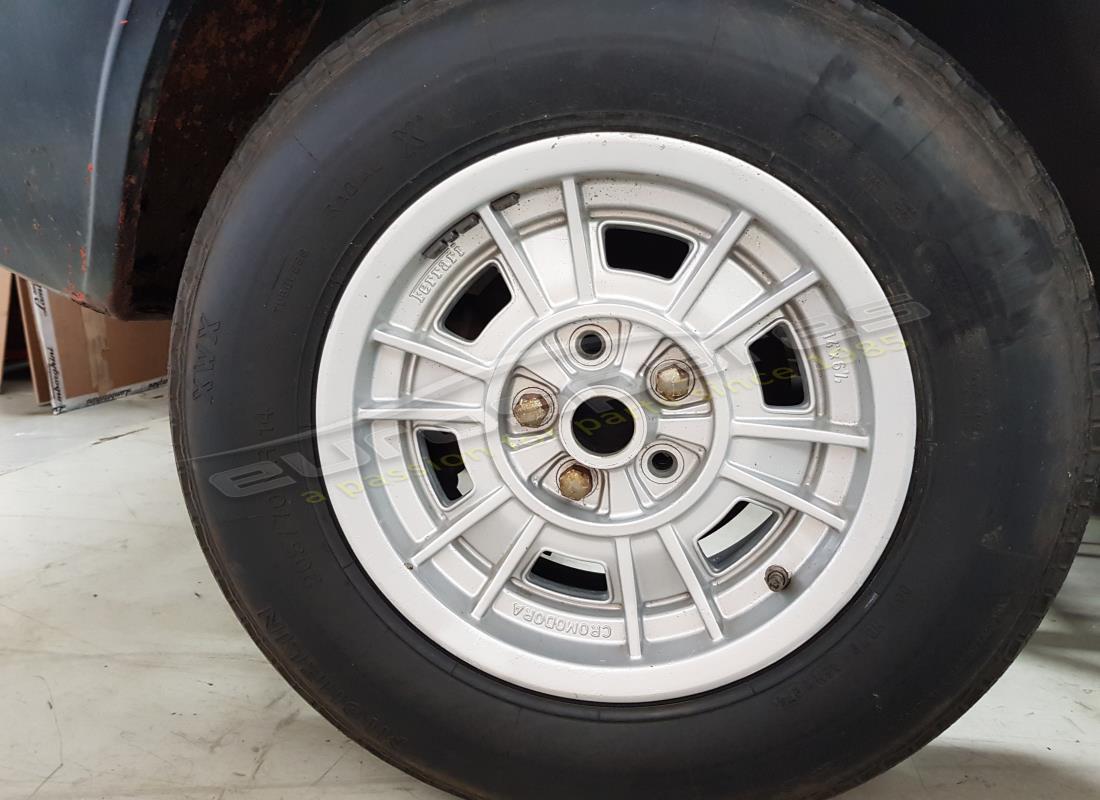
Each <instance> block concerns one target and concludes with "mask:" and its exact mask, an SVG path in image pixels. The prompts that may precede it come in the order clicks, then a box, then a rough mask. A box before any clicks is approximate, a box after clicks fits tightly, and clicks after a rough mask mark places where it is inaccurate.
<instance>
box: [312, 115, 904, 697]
mask: <svg viewBox="0 0 1100 800" xmlns="http://www.w3.org/2000/svg"><path fill="white" fill-rule="evenodd" d="M609 228H629V229H638V230H645V231H650V232H653V233H657V234H661V235H666V236H669V237H673V238H675V239H677V240H679V241H681V242H683V243H685V246H684V252H685V259H684V263H683V265H682V267H680V268H679V269H678V270H677V271H676V272H675V274H674V275H672V276H657V275H653V274H643V273H640V272H637V271H633V270H630V269H622V268H611V267H609V266H608V259H607V251H606V247H605V242H606V241H607V239H606V238H605V233H606V231H607V230H608V229H609ZM490 269H492V270H496V271H497V272H498V273H499V275H500V277H501V278H502V279H503V281H504V282H505V283H506V285H507V291H508V295H509V296H510V299H509V300H508V301H507V302H506V303H505V304H503V307H502V308H501V309H500V310H499V313H496V314H495V316H492V318H491V319H488V320H487V322H486V324H485V326H484V329H483V330H480V331H478V332H477V335H476V336H472V337H469V338H462V337H460V336H458V335H456V334H455V333H454V332H453V331H452V330H451V329H449V328H448V327H447V326H446V325H445V324H444V321H445V320H446V319H447V318H448V314H449V313H450V312H451V311H452V310H453V309H454V308H456V304H458V303H459V302H461V301H462V299H463V298H464V297H466V296H467V295H468V294H469V293H470V287H471V285H472V284H473V283H475V282H476V281H477V280H478V279H479V277H481V276H484V275H485V274H486V271H487V270H490ZM475 300H476V298H475ZM483 305H484V304H483ZM777 326H782V327H783V330H784V331H785V332H786V335H787V337H788V339H789V340H791V341H792V342H793V345H794V349H795V351H796V352H797V359H798V365H797V366H796V367H795V368H794V369H793V370H789V371H790V372H794V373H797V375H798V377H799V378H801V380H802V386H803V395H802V399H801V401H800V402H798V403H796V404H788V405H784V406H781V407H780V406H775V405H772V404H769V403H768V402H766V398H765V392H764V391H763V386H762V385H761V384H764V385H767V384H768V383H770V380H771V379H766V380H765V379H764V378H762V377H761V376H760V372H759V364H757V363H756V362H755V361H754V358H753V357H752V356H751V355H750V348H751V347H754V346H755V343H757V342H759V341H761V339H762V337H765V336H768V335H769V334H770V333H771V332H773V331H775V330H776V328H777ZM586 336H587V337H588V338H585V337H586ZM597 339H599V340H600V341H599V342H597V341H596V340H597ZM669 365H672V366H673V367H675V369H673V371H671V372H667V371H666V370H667V369H668V368H669ZM685 373H686V375H685ZM776 374H778V372H777V373H776ZM766 377H767V375H766V374H765V378H766ZM788 378H790V376H789V375H785V376H784V379H788ZM685 383H686V384H689V385H690V386H691V389H690V390H689V391H688V392H687V394H683V395H682V396H681V393H682V392H683V391H684V385H685ZM662 392H664V393H665V395H668V396H665V395H663V394H662ZM524 398H526V399H524ZM670 398H671V399H670ZM521 399H524V403H526V405H525V406H523V407H522V409H523V413H521V414H519V415H518V416H517V414H516V412H515V411H514V409H515V408H517V404H518V403H519V402H520V400H521ZM593 408H595V409H597V411H593V410H592V409H593ZM599 408H603V409H609V410H608V411H607V412H606V413H604V412H600V411H598V409H599ZM532 409H533V411H532ZM624 410H625V411H624ZM612 412H613V413H612ZM586 415H587V416H586ZM316 417H317V426H318V431H319V434H318V445H319V452H320V457H321V466H322V469H323V471H324V473H325V481H326V486H327V488H328V493H329V498H330V501H331V503H332V505H333V508H334V510H335V513H336V515H337V518H338V520H339V522H340V525H341V527H342V529H343V531H344V533H345V535H346V537H347V539H348V542H349V543H350V545H351V548H352V550H353V552H354V554H355V556H356V557H357V559H358V560H359V562H360V564H361V565H362V567H363V569H364V570H365V571H366V572H367V574H368V575H369V576H370V578H371V579H372V580H373V581H374V583H375V584H376V585H377V586H378V587H379V589H380V590H381V592H382V593H383V594H384V595H385V596H386V598H387V599H388V600H389V601H390V602H391V603H392V604H393V605H394V606H395V607H396V608H397V609H398V610H399V611H400V612H401V613H402V614H403V615H404V616H405V617H406V618H407V619H408V620H409V621H410V622H411V623H412V624H413V625H415V626H416V627H417V628H419V629H420V630H421V631H422V632H423V633H424V634H425V635H426V636H428V637H429V638H430V639H432V640H433V641H434V642H435V643H437V644H438V645H439V646H441V647H443V648H445V649H446V650H448V651H449V652H451V653H452V654H453V655H455V656H456V657H458V658H460V659H462V660H464V661H466V662H467V663H469V664H471V665H473V666H475V667H477V668H479V669H481V670H483V671H485V672H487V673H489V674H492V675H494V676H496V677H498V678H500V679H502V680H505V681H508V682H510V683H513V684H516V685H519V686H522V687H526V688H528V689H532V690H535V691H539V692H543V693H547V694H551V695H556V696H561V697H568V698H576V699H581V700H589V701H600V702H608V703H635V702H645V701H655V700H662V699H669V698H676V697H684V696H688V695H691V694H695V693H698V692H702V691H706V690H708V689H713V688H715V687H718V686H722V685H725V684H729V683H731V682H733V681H736V680H738V679H740V678H744V677H746V676H749V675H752V674H753V673H755V672H757V671H759V670H761V669H763V668H764V667H767V666H768V665H770V664H773V663H775V662H776V661H777V660H779V659H780V658H782V657H784V656H785V655H788V654H789V653H791V652H792V651H794V650H795V649H797V648H798V647H799V646H801V645H802V644H804V643H805V642H806V641H808V640H809V639H810V638H811V637H812V636H813V635H814V634H816V633H817V632H818V631H820V630H821V629H822V628H823V627H824V626H825V625H826V624H827V623H828V622H829V621H830V620H831V619H832V618H833V617H834V616H835V615H836V614H837V613H838V612H839V611H840V610H841V608H843V606H844V605H845V604H846V603H848V602H849V601H850V600H851V599H852V597H853V596H854V595H855V593H856V591H857V590H858V589H859V587H860V586H861V585H862V583H863V582H864V581H865V580H866V578H867V577H868V576H869V574H870V572H871V570H872V569H873V567H874V565H875V564H876V563H877V561H878V559H879V558H880V556H881V555H882V553H883V551H884V549H885V548H886V546H887V544H888V543H889V540H890V537H891V535H892V532H893V529H894V526H895V524H896V522H897V520H898V517H899V514H900V510H901V506H902V503H903V501H904V499H905V496H906V491H907V488H908V483H909V479H910V474H911V471H912V462H913V450H914V441H915V435H916V433H915V431H916V408H915V393H914V386H913V375H912V371H911V368H910V364H909V359H908V356H907V354H906V352H905V346H904V339H903V338H902V335H901V331H900V329H899V326H898V321H897V319H896V317H895V315H894V313H893V311H892V310H891V308H890V304H889V302H888V301H887V299H886V296H885V294H884V293H883V290H882V288H881V287H880V286H879V284H878V282H877V281H876V279H875V277H874V275H873V274H872V272H871V270H870V269H869V268H868V266H867V265H866V263H865V262H864V261H863V259H862V258H861V257H860V255H859V253H858V252H857V251H856V250H855V248H854V247H853V246H852V245H851V243H850V242H849V241H848V240H847V239H846V238H845V237H844V235H843V234H842V233H841V232H840V231H839V229H838V228H837V227H836V226H835V225H834V224H833V223H832V222H830V221H829V220H828V219H827V218H826V217H825V216H824V215H822V214H821V213H820V212H819V211H818V210H817V209H816V208H815V207H814V206H813V205H811V204H810V203H809V202H808V201H807V200H806V199H805V198H803V197H802V196H801V195H799V194H798V193H796V192H795V191H794V190H792V189H791V188H790V187H788V186H786V185H785V184H783V183H781V182H780V181H778V180H777V179H775V178H773V177H771V176H770V175H768V174H767V173H765V172H763V171H761V170H760V169H758V168H756V167H753V166H751V165H749V164H747V163H745V162H743V161H741V160H739V159H737V158H734V157H732V156H729V155H727V154H724V153H721V152H718V151H716V150H713V149H710V148H707V147H704V146H701V145H697V144H692V143H689V142H685V141H681V140H676V139H670V138H665V137H659V136H652V135H640V134H630V133H588V134H577V135H570V136H565V137H558V138H554V139H547V140H542V141H537V142H532V143H528V144H523V145H519V146H516V147H513V148H511V149H508V150H506V151H504V152H501V153H498V154H496V155H493V156H490V157H488V158H485V159H483V160H481V161H479V162H477V163H475V164H473V165H471V166H469V167H467V168H465V169H463V170H462V171H460V172H458V173H457V174H455V175H453V176H452V177H450V178H448V179H447V180H445V181H443V182H442V183H440V184H439V185H438V186H436V187H435V188H433V189H432V190H430V191H429V192H427V193H426V194H425V195H424V196H422V197H421V198H420V199H419V200H417V201H416V202H415V203H413V204H412V205H411V206H410V207H409V208H408V209H407V210H405V211H404V212H403V213H402V214H400V215H399V216H398V217H397V219H395V220H394V221H393V222H392V223H391V224H390V226H389V227H388V228H387V230H386V231H385V232H384V233H383V235H382V236H381V237H380V238H379V239H378V241H377V242H376V243H375V244H374V245H373V246H372V247H371V249H370V250H369V252H368V253H367V254H366V256H365V257H364V259H363V261H362V262H361V264H360V265H359V266H358V268H357V269H356V270H355V272H354V274H353V275H352V277H351V280H350V283H349V285H348V286H347V288H346V290H345V292H344V294H343V296H342V298H341V300H340V302H339V304H338V307H337V309H336V311H335V314H334V316H333V319H332V323H331V326H330V329H329V332H328V334H327V337H326V340H325V344H324V350H323V353H322V359H321V366H320V370H319V375H318V380H317V395H316ZM521 419H522V420H524V423H525V424H521V422H520V420H521ZM613 419H614V421H612V420H613ZM532 425H533V426H535V427H531V426H532ZM439 432H443V433H445V434H446V435H448V436H449V437H450V438H449V439H448V441H449V442H451V443H452V450H451V451H450V457H451V458H452V462H453V463H452V465H451V466H457V465H460V466H461V475H460V479H459V480H458V482H457V484H456V486H457V488H456V486H451V491H450V493H449V494H446V493H441V492H440V486H439V484H438V481H437V479H436V477H435V476H436V474H437V469H436V467H437V466H438V465H435V466H433V465H431V464H429V463H427V460H428V458H429V457H430V451H426V449H425V445H424V442H425V441H426V439H425V436H427V437H429V438H430V437H431V436H432V435H443V434H442V433H439ZM589 435H591V436H593V437H597V438H599V439H600V443H599V446H596V445H595V444H594V443H593V442H594V441H595V440H593V441H588V440H587V439H586V438H585V437H587V436H589ZM455 448H457V458H456V457H455ZM349 462H350V463H351V464H352V466H351V468H350V469H349V466H348V465H349ZM567 472H568V473H569V474H568V475H566V473H567ZM563 476H564V477H563ZM586 481H590V484H589V483H588V482H586ZM566 486H568V487H569V492H572V493H573V494H574V495H575V497H573V498H571V497H570V496H566V494H568V493H569V492H566V489H565V488H564V487H566ZM578 486H579V487H580V488H579V489H577V487H578ZM586 491H588V494H585V492H586ZM563 492H565V493H566V494H563ZM582 495H583V496H582ZM731 515H733V516H731ZM738 520H741V524H740V527H738V526H737V525H735V524H734V523H737V522H738ZM731 530H732V531H733V533H732V534H731V533H730V531H731ZM715 536H724V537H726V538H725V539H724V540H723V542H722V548H723V549H722V558H718V557H717V556H715V555H714V553H713V550H714V548H713V547H711V546H708V544H707V543H708V542H710V541H712V539H711V538H710V537H715ZM730 536H732V537H733V538H732V539H731V538H730ZM546 575H551V576H555V575H557V576H560V575H568V576H572V578H571V579H570V580H565V581H563V580H561V579H560V578H553V577H551V578H547V577H546ZM784 575H785V576H787V577H788V578H789V585H784V582H783V580H782V579H781V578H782V576H784ZM777 588H778V589H779V590H778V591H777V590H776V589H777Z"/></svg>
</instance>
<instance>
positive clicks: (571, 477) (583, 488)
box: [558, 464, 595, 503]
mask: <svg viewBox="0 0 1100 800" xmlns="http://www.w3.org/2000/svg"><path fill="white" fill-rule="evenodd" d="M594 485H595V481H594V479H593V477H592V470H590V469H589V468H588V467H583V466H581V465H580V464H573V465H572V466H571V467H569V468H568V469H566V470H564V471H563V472H562V473H561V475H559V476H558V490H559V491H560V492H561V495H562V497H564V498H566V499H567V500H572V501H574V502H577V503H579V502H580V501H581V500H583V499H584V498H586V497H588V495H590V494H592V489H593V488H594Z"/></svg>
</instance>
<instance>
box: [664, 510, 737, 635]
mask: <svg viewBox="0 0 1100 800" xmlns="http://www.w3.org/2000/svg"><path fill="white" fill-rule="evenodd" d="M657 534H658V536H660V537H661V543H662V544H664V546H665V550H667V551H668V555H669V558H671V559H672V563H673V564H674V565H675V567H676V571H677V572H678V573H680V580H682V581H683V582H684V586H686V587H687V590H688V594H689V595H691V600H692V602H693V603H695V607H696V608H697V609H698V610H699V616H700V617H702V619H703V626H704V627H705V628H706V629H707V633H708V634H709V635H710V638H711V639H713V640H714V641H718V640H719V639H721V638H722V635H723V634H722V625H721V623H720V622H719V621H718V614H717V613H716V612H715V610H714V604H713V603H712V602H711V599H710V592H708V591H707V590H706V589H705V588H704V586H703V581H702V580H701V579H700V578H699V573H697V572H696V571H695V567H694V566H693V565H692V563H691V559H690V558H688V554H687V553H686V552H684V543H683V542H682V541H680V536H679V535H678V534H677V533H676V528H674V527H673V526H672V525H665V526H664V527H662V528H661V529H660V530H659V531H657Z"/></svg>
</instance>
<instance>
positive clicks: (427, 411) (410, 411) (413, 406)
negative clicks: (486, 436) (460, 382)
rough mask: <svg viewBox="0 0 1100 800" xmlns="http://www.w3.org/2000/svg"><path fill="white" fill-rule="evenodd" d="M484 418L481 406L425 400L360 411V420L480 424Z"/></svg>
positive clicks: (387, 404) (372, 407)
mask: <svg viewBox="0 0 1100 800" xmlns="http://www.w3.org/2000/svg"><path fill="white" fill-rule="evenodd" d="M483 416H484V411H483V410H482V408H481V406H474V405H461V404H458V403H436V402H432V401H425V400H408V401H405V402H403V403H380V404H378V405H374V406H371V407H370V408H361V409H359V419H360V420H363V421H372V420H410V421H415V422H480V421H481V419H482V417H483Z"/></svg>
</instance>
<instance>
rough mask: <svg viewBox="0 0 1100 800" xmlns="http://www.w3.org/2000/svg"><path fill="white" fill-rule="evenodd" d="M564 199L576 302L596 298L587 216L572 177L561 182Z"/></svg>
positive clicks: (578, 188)
mask: <svg viewBox="0 0 1100 800" xmlns="http://www.w3.org/2000/svg"><path fill="white" fill-rule="evenodd" d="M561 193H562V197H563V199H564V201H565V220H566V225H567V227H568V228H569V246H570V248H571V249H572V251H573V274H574V276H575V277H576V280H577V302H579V303H587V302H589V301H591V300H594V299H595V298H596V290H595V286H594V283H593V278H594V274H593V264H592V248H591V247H590V246H589V241H588V217H587V215H586V214H585V210H584V194H583V193H582V192H581V187H580V186H579V185H578V184H577V181H576V180H575V179H574V178H566V179H565V180H563V181H562V182H561Z"/></svg>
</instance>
